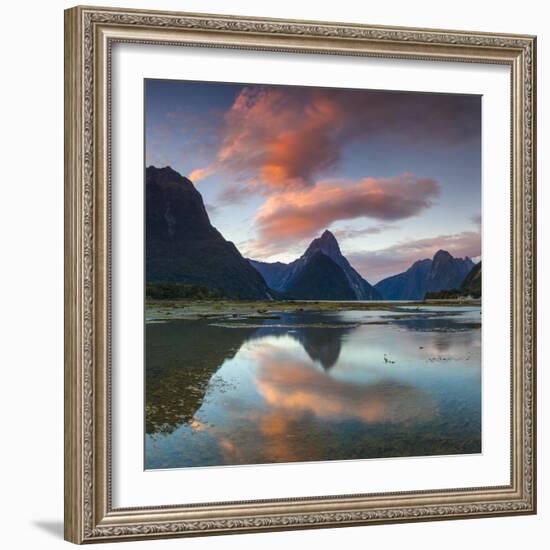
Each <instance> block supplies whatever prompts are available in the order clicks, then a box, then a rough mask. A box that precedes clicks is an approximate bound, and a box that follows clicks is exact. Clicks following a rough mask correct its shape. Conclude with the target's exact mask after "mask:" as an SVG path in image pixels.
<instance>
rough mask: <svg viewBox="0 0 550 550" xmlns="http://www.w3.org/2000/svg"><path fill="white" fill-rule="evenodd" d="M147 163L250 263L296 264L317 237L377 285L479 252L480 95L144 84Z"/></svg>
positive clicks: (292, 87) (166, 82) (216, 84)
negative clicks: (425, 263)
mask: <svg viewBox="0 0 550 550" xmlns="http://www.w3.org/2000/svg"><path fill="white" fill-rule="evenodd" d="M145 157H146V158H145V163H146V165H147V166H150V165H154V166H157V167H159V168H160V167H164V166H171V167H172V168H173V169H174V170H177V171H178V172H179V173H180V174H182V175H183V176H186V177H188V178H189V179H190V180H191V181H192V182H193V183H194V185H195V186H196V187H197V189H198V190H199V191H200V193H201V195H202V197H203V200H204V202H205V205H206V209H207V212H208V215H209V217H210V221H211V223H212V224H213V225H214V226H215V227H216V228H217V229H218V230H219V231H220V232H221V233H222V235H223V236H224V237H225V238H226V239H227V240H229V241H232V242H234V243H235V245H236V246H237V248H238V249H239V250H240V252H241V254H242V255H243V256H245V257H248V258H252V259H256V260H262V261H269V262H273V261H283V262H289V261H292V260H294V259H296V258H297V257H299V256H300V255H301V254H302V253H303V252H304V250H305V249H306V247H307V245H308V244H309V242H310V241H311V240H313V239H314V238H315V237H317V236H319V235H320V234H321V233H322V232H323V231H324V230H325V229H329V230H330V231H332V232H333V233H334V235H335V236H336V238H337V239H338V242H339V244H340V247H341V249H342V252H343V253H344V255H346V257H347V258H348V260H350V262H351V264H352V265H353V266H354V267H355V268H356V269H357V271H359V272H360V273H361V275H363V277H364V278H365V279H367V281H369V282H370V283H373V284H374V283H376V282H377V281H379V280H381V279H383V278H385V277H387V276H389V275H394V274H396V273H399V272H401V271H404V270H406V269H407V268H408V267H410V265H411V264H412V263H414V262H415V261H416V260H420V259H424V258H430V257H432V256H433V255H434V254H435V252H437V251H438V250H440V249H444V250H447V251H449V252H450V253H451V254H453V256H456V257H464V256H470V257H472V258H475V259H478V258H480V256H481V235H480V229H481V96H478V95H461V94H433V93H415V92H395V91H376V90H362V89H340V88H319V87H303V86H273V85H261V84H232V83H231V84H225V83H216V82H191V81H175V80H152V79H147V80H146V81H145Z"/></svg>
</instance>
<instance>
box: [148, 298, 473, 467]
mask: <svg viewBox="0 0 550 550" xmlns="http://www.w3.org/2000/svg"><path fill="white" fill-rule="evenodd" d="M145 317H146V396H145V397H146V411H145V413H146V434H145V462H146V468H147V469H158V468H182V467H197V466H223V465H246V464H262V463H264V464H267V463H282V462H297V461H317V460H348V459H372V458H388V457H409V456H426V455H449V454H472V453H479V452H481V330H480V329H481V304H480V303H479V301H433V302H313V301H307V302H299V301H296V302H292V301H281V302H240V301H210V302H209V301H202V302H200V301H149V302H148V303H147V304H146V312H145Z"/></svg>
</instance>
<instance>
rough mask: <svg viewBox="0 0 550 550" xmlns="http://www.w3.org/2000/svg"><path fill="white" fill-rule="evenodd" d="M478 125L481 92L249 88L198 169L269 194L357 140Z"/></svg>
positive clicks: (442, 138)
mask: <svg viewBox="0 0 550 550" xmlns="http://www.w3.org/2000/svg"><path fill="white" fill-rule="evenodd" d="M479 132H480V100H479V97H477V96H465V95H450V94H421V93H400V92H376V91H365V90H339V89H327V88H324V89H323V88H306V87H276V86H253V87H245V88H243V89H242V90H241V92H240V94H239V95H238V96H237V98H236V99H235V101H234V103H233V105H232V106H231V108H230V109H229V110H228V111H227V112H226V113H225V115H224V120H223V124H222V127H221V128H220V133H221V136H222V138H221V144H220V146H219V149H218V153H217V158H216V160H215V161H214V162H213V163H212V164H211V165H210V166H207V167H202V168H198V169H197V170H195V171H194V172H193V173H194V174H195V176H198V177H205V176H206V175H210V174H213V173H215V172H217V171H230V172H232V173H233V174H234V175H235V176H236V177H240V178H243V179H244V180H248V179H249V178H252V181H253V187H256V188H257V189H259V190H261V191H262V192H264V193H266V194H270V193H272V192H273V191H274V190H286V189H300V188H307V187H311V186H313V185H315V183H316V180H317V179H318V178H319V177H320V176H326V175H327V174H329V173H331V171H333V170H334V169H335V167H336V166H337V165H338V162H339V161H340V159H341V156H342V151H343V149H344V147H345V146H346V145H347V144H348V143H350V142H351V141H354V140H360V141H370V140H376V141H377V142H381V141H384V140H386V141H388V140H389V141H391V142H392V144H393V145H395V146H398V145H402V144H404V143H415V144H419V143H428V144H435V145H438V146H445V145H450V144H456V143H462V142H465V141H468V140H470V139H472V138H474V137H477V136H479ZM191 179H193V178H191Z"/></svg>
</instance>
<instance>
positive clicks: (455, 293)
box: [424, 288, 481, 300]
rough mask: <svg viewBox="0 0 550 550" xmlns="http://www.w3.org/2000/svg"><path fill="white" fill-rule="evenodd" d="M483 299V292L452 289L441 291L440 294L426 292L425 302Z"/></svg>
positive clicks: (469, 289) (470, 289)
mask: <svg viewBox="0 0 550 550" xmlns="http://www.w3.org/2000/svg"><path fill="white" fill-rule="evenodd" d="M461 298H462V299H468V298H474V299H476V300H477V299H479V298H481V290H477V289H473V288H468V289H462V288H452V289H450V290H440V291H438V292H426V297H425V298H424V299H425V300H459V299H461Z"/></svg>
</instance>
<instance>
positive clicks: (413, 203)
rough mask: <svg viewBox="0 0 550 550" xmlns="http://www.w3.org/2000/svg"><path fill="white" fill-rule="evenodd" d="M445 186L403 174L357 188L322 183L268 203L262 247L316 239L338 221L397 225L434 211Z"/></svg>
mask: <svg viewBox="0 0 550 550" xmlns="http://www.w3.org/2000/svg"><path fill="white" fill-rule="evenodd" d="M439 191H440V185H439V183H438V182H436V181H434V180H432V179H428V178H416V177H415V176H414V175H412V174H403V175H401V176H398V177H394V178H370V177H369V178H363V179H361V180H359V181H358V182H351V183H350V182H323V183H319V184H317V185H316V186H315V188H307V189H299V190H295V191H287V192H286V193H284V194H278V195H274V196H272V197H269V198H268V199H267V201H266V202H265V203H264V204H263V205H262V207H261V208H260V210H259V211H258V214H257V216H256V223H257V227H258V235H259V242H260V245H270V246H271V247H273V246H276V245H277V243H278V244H279V246H281V247H282V246H284V245H285V244H286V243H288V242H292V241H295V240H296V239H302V238H306V237H311V236H314V235H316V234H317V233H318V232H319V231H320V230H321V229H324V228H326V227H328V226H330V224H331V223H333V222H335V221H337V220H350V219H355V218H372V219H376V220H383V221H394V220H401V219H404V218H409V217H411V216H414V215H416V214H418V213H419V212H421V211H422V210H424V209H426V208H429V207H430V206H431V205H432V201H433V199H435V198H436V197H437V196H438V195H439Z"/></svg>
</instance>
